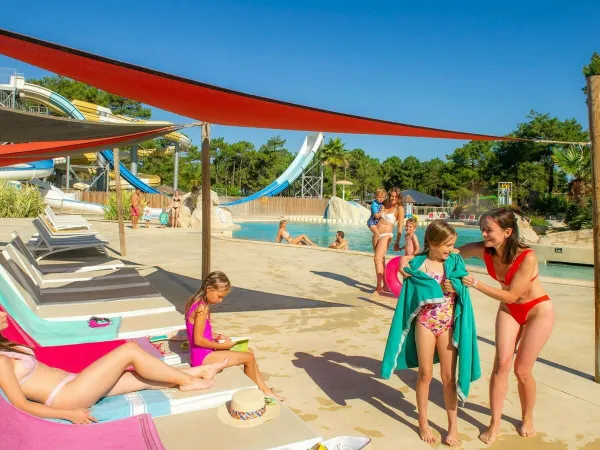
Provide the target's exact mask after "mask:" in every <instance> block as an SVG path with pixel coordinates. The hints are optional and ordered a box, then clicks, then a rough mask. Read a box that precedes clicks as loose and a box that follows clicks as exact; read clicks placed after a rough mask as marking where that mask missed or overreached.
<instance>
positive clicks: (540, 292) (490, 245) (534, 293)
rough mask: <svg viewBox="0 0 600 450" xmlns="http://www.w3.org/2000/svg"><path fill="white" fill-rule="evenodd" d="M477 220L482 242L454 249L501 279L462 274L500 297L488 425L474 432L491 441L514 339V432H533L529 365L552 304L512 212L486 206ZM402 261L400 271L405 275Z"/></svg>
mask: <svg viewBox="0 0 600 450" xmlns="http://www.w3.org/2000/svg"><path fill="white" fill-rule="evenodd" d="M479 226H480V228H481V235H482V236H483V242H474V243H470V244H466V245H463V246H462V247H460V248H458V251H459V252H460V254H461V256H462V257H463V258H464V259H469V258H472V257H477V258H480V259H483V260H484V261H485V265H486V268H487V270H488V273H489V275H490V276H491V277H492V278H494V279H495V280H497V281H499V282H500V289H499V288H496V287H492V286H489V285H487V284H485V283H482V282H481V281H479V280H476V279H475V278H474V277H473V275H469V276H467V277H465V278H463V283H464V284H465V285H466V286H470V287H473V288H475V289H477V290H478V291H479V292H482V293H483V294H485V295H487V296H489V297H491V298H493V299H494V300H498V301H499V302H500V306H499V308H498V313H497V315H496V357H495V358H494V368H493V370H492V376H491V379H490V409H491V411H492V418H491V421H490V425H489V427H488V429H487V430H485V431H484V432H483V433H481V435H480V436H479V439H481V440H482V441H483V442H485V443H486V444H491V443H492V442H494V440H495V439H496V436H497V434H498V431H499V429H500V420H501V417H502V409H503V407H504V400H505V398H506V392H507V391H508V374H509V372H510V368H511V366H512V363H513V356H514V353H515V348H516V347H517V343H518V344H519V346H518V349H517V357H516V359H515V361H514V363H515V366H514V372H515V375H516V376H517V381H518V385H519V398H520V400H521V413H522V423H521V428H520V430H519V434H520V435H521V436H523V437H530V436H533V435H534V434H535V428H534V426H533V407H534V405H535V396H536V386H535V379H534V378H533V374H532V370H533V364H534V363H535V361H536V359H537V357H538V355H539V354H540V351H541V350H542V348H543V347H544V345H545V344H546V342H547V341H548V338H549V337H550V333H551V332H552V327H553V326H554V309H553V307H552V302H550V298H549V297H548V295H547V294H546V292H545V291H544V288H543V287H542V284H541V283H540V280H539V278H538V263H537V258H536V256H535V254H534V252H533V250H532V249H530V248H529V247H526V246H524V245H522V244H521V243H520V242H519V237H518V233H517V219H516V217H515V215H514V213H513V212H512V211H511V210H509V209H504V208H500V209H494V210H492V211H488V212H487V213H485V214H484V215H482V216H481V218H480V220H479ZM408 259H410V258H408ZM405 260H407V258H406V257H405V258H402V262H401V265H402V266H403V267H405V266H406V265H407V264H408V260H407V261H405ZM403 267H401V270H400V271H401V273H402V274H403V275H404V272H403V270H402V269H403ZM445 287H446V288H450V287H451V286H445Z"/></svg>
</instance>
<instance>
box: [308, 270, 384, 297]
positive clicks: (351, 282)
mask: <svg viewBox="0 0 600 450" xmlns="http://www.w3.org/2000/svg"><path fill="white" fill-rule="evenodd" d="M311 273H314V274H315V275H318V276H320V277H324V278H329V279H330V280H335V281H339V282H341V283H344V284H345V285H346V286H350V287H353V288H356V289H359V290H360V291H362V292H368V293H371V292H373V291H374V290H375V286H373V285H371V284H365V283H361V282H360V281H356V280H355V279H354V278H350V277H347V276H345V275H340V274H339V273H333V272H319V271H317V270H311Z"/></svg>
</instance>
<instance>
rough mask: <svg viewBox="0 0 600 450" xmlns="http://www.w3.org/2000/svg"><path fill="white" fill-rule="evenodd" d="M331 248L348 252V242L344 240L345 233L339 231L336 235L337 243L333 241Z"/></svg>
mask: <svg viewBox="0 0 600 450" xmlns="http://www.w3.org/2000/svg"><path fill="white" fill-rule="evenodd" d="M329 248H333V249H336V250H348V241H347V240H346V239H344V232H343V231H338V232H337V233H336V234H335V241H333V243H332V244H331V245H330V246H329Z"/></svg>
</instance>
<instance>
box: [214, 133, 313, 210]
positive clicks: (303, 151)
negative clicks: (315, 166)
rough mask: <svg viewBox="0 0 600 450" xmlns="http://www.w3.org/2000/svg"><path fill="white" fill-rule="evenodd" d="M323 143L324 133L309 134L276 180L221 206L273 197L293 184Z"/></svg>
mask: <svg viewBox="0 0 600 450" xmlns="http://www.w3.org/2000/svg"><path fill="white" fill-rule="evenodd" d="M322 143H323V134H321V133H319V134H317V135H312V136H307V137H306V139H304V143H303V144H302V147H301V148H300V150H299V151H298V154H297V155H296V157H295V158H294V160H293V161H292V163H291V164H290V165H289V167H288V168H287V169H286V170H285V171H284V172H283V173H282V174H281V175H280V176H279V177H278V178H277V179H276V180H275V181H273V182H272V183H271V184H269V185H268V186H267V187H265V188H263V189H261V190H260V191H258V192H256V193H254V194H252V195H250V196H248V197H244V198H241V199H239V200H235V201H233V202H229V203H223V204H221V205H220V206H235V205H240V204H242V203H246V202H251V201H252V200H257V199H259V198H261V197H272V196H274V195H277V194H279V193H280V192H282V191H283V190H285V189H286V188H287V187H288V186H289V185H290V184H292V183H293V182H294V181H295V180H296V179H297V178H298V177H299V176H300V175H301V174H302V172H303V171H304V170H305V169H306V167H308V165H309V164H310V163H311V161H312V160H313V159H314V157H315V153H316V152H317V150H318V149H319V148H320V147H321V144H322Z"/></svg>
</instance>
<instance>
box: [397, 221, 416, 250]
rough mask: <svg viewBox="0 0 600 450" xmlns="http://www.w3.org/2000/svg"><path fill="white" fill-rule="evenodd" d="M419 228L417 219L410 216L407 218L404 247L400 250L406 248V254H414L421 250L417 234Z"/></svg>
mask: <svg viewBox="0 0 600 450" xmlns="http://www.w3.org/2000/svg"><path fill="white" fill-rule="evenodd" d="M416 229H417V219H415V218H414V217H410V218H408V219H407V220H406V236H404V247H400V250H404V255H405V256H414V255H416V254H417V253H419V251H421V246H420V245H419V239H417V235H416V234H415V230H416Z"/></svg>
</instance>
